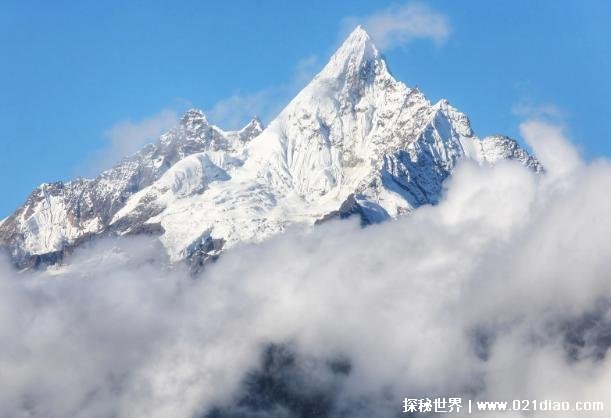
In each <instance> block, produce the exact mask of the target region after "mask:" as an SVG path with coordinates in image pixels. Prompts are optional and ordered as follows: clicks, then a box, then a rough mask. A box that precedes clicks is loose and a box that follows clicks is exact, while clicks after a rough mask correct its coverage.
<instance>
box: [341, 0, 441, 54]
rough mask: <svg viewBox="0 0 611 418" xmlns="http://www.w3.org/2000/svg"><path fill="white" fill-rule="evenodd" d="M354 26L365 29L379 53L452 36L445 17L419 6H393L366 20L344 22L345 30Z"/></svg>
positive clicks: (422, 4)
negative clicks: (410, 43)
mask: <svg viewBox="0 0 611 418" xmlns="http://www.w3.org/2000/svg"><path fill="white" fill-rule="evenodd" d="M357 24H362V25H363V26H364V27H365V29H366V30H367V32H368V33H369V35H370V36H371V37H372V39H373V40H374V42H375V43H376V45H377V46H378V48H380V49H382V50H388V49H392V48H395V47H398V46H403V45H406V44H408V43H409V42H412V41H413V40H416V39H430V40H433V41H435V42H438V43H441V42H444V41H445V40H446V39H447V38H448V36H449V35H450V32H451V27H450V23H449V20H448V18H447V17H446V16H445V15H443V14H441V13H439V12H437V11H435V10H433V9H431V8H430V7H429V6H428V5H426V4H425V3H420V2H411V3H405V4H400V5H393V6H390V7H388V8H386V9H383V10H379V11H377V12H374V13H372V14H370V15H368V16H362V17H348V18H346V19H344V27H345V28H348V30H350V29H352V28H354V26H356V25H357Z"/></svg>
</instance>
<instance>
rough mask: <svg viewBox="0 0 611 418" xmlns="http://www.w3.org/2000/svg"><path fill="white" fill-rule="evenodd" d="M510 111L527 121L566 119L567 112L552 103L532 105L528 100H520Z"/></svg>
mask: <svg viewBox="0 0 611 418" xmlns="http://www.w3.org/2000/svg"><path fill="white" fill-rule="evenodd" d="M511 110H512V112H513V113H514V114H515V115H518V116H522V117H524V118H529V119H545V120H549V121H559V120H563V119H566V117H567V112H566V111H565V110H564V109H562V108H561V107H559V106H557V105H555V104H553V103H534V102H532V101H530V100H522V101H521V102H519V103H517V104H515V105H514V106H513V107H512V109H511Z"/></svg>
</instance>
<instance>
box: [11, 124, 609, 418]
mask: <svg viewBox="0 0 611 418" xmlns="http://www.w3.org/2000/svg"><path fill="white" fill-rule="evenodd" d="M521 132H522V135H523V136H524V137H525V138H526V140H527V141H528V142H529V143H530V145H531V146H532V147H533V149H534V152H535V154H536V155H537V157H538V158H539V159H540V160H541V162H542V164H543V166H544V167H545V173H543V174H540V175H537V174H535V173H532V172H531V171H529V170H528V169H526V168H524V167H522V166H521V165H519V164H518V163H515V162H511V161H503V162H500V163H499V164H497V165H496V166H495V167H484V166H477V165H475V164H474V163H470V162H468V161H465V162H464V163H462V164H460V165H459V166H458V168H457V169H456V171H455V173H454V175H453V176H452V178H450V179H448V180H447V181H446V183H445V188H446V189H445V192H444V198H443V199H442V201H441V202H440V203H439V204H438V205H436V206H426V207H421V208H419V209H417V210H415V211H414V212H413V213H411V214H409V215H406V216H403V217H401V218H400V219H398V220H396V221H390V222H386V223H383V224H378V225H372V226H368V227H366V228H361V227H360V225H359V223H358V221H357V220H356V219H354V220H352V219H349V220H346V221H335V222H330V223H326V224H323V225H320V226H317V227H315V228H312V229H309V230H306V231H304V230H302V229H295V230H290V231H287V232H286V233H285V234H282V235H280V236H277V237H274V238H272V239H270V240H268V241H265V242H263V243H260V244H251V245H242V246H240V247H238V248H235V249H232V250H230V251H227V252H226V253H224V254H223V255H222V256H221V257H220V258H219V260H218V261H217V262H215V263H213V264H210V265H208V266H206V268H205V269H204V271H203V273H202V274H201V275H200V276H198V277H196V278H194V277H192V276H191V275H190V274H189V271H188V269H187V268H186V267H185V266H181V265H171V264H170V263H169V261H168V260H167V258H166V256H165V255H164V252H163V248H161V246H160V244H159V243H158V241H156V240H155V239H152V238H146V237H144V238H142V237H140V238H123V239H105V240H100V241H97V242H94V243H92V244H91V245H89V246H88V247H86V248H82V249H80V250H77V251H76V252H75V253H74V254H72V255H71V256H70V258H69V259H68V260H67V261H66V262H65V265H64V266H60V267H56V268H51V269H49V270H47V271H42V272H21V273H19V272H16V271H14V270H13V268H12V267H11V265H10V263H9V261H8V260H6V259H5V260H3V261H2V263H1V265H0V387H1V388H2V390H0V416H7V417H14V418H21V417H67V416H74V417H140V416H147V417H177V418H180V417H237V416H256V417H281V416H282V417H290V416H330V417H336V416H352V417H374V416H375V417H393V416H400V415H403V416H405V415H406V414H402V402H403V399H404V398H406V397H407V398H425V397H428V398H434V397H438V396H440V397H463V399H473V400H490V401H504V400H508V401H510V402H511V400H513V399H538V400H545V399H551V400H555V401H570V402H575V401H602V402H604V403H605V407H606V408H611V392H610V391H609V389H608V388H609V387H611V386H610V385H611V362H610V361H609V359H608V358H607V356H606V354H607V349H608V347H609V346H610V345H611V338H610V337H609V335H611V310H610V309H609V308H610V306H611V305H610V303H609V302H610V300H611V280H609V279H610V277H609V276H610V273H609V272H611V219H610V216H609V215H610V214H611V195H610V194H609V190H611V163H610V162H609V161H608V160H605V159H597V160H594V161H590V162H585V161H583V160H582V159H581V158H580V157H579V154H578V152H577V151H576V150H575V149H574V147H573V146H572V145H571V144H570V142H569V141H568V139H567V138H566V135H565V133H564V132H563V130H562V129H561V128H560V127H558V126H555V125H551V124H549V123H546V122H541V121H536V120H535V121H529V122H526V123H525V124H523V125H522V126H521ZM262 379H263V380H264V379H268V380H266V381H268V382H271V383H272V384H273V387H274V390H269V385H268V386H266V385H265V384H262V382H263V380H262ZM317 408H318V409H317ZM315 413H316V414H318V415H314V414H315ZM583 414H584V415H583V416H588V417H591V416H597V415H596V414H595V413H592V412H589V413H585V412H584V413H583ZM416 415H417V416H425V415H424V414H416ZM453 415H454V416H460V414H453ZM480 415H481V416H483V415H482V414H480ZM499 415H502V416H504V417H517V416H521V415H520V414H519V413H518V412H513V413H511V412H504V413H499ZM529 416H562V415H561V414H560V413H556V412H554V413H551V414H550V412H532V411H531V413H530V414H529ZM566 416H579V415H578V414H577V413H575V412H572V413H569V414H568V415H566ZM600 416H604V412H603V413H602V414H601V415H600Z"/></svg>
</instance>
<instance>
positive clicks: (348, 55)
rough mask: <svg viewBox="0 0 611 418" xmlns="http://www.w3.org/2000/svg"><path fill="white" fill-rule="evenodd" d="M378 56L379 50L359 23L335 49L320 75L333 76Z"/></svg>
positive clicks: (358, 66) (360, 65) (361, 65)
mask: <svg viewBox="0 0 611 418" xmlns="http://www.w3.org/2000/svg"><path fill="white" fill-rule="evenodd" d="M380 58H381V56H380V52H379V51H378V49H377V48H376V46H375V45H374V44H373V41H372V40H371V37H370V36H369V34H368V33H367V32H366V31H365V29H363V28H362V27H361V26H360V25H359V26H357V27H356V28H355V29H354V30H353V31H352V32H351V33H350V35H348V37H347V38H346V39H345V40H344V42H343V43H342V45H341V46H340V47H339V48H338V49H337V51H335V54H333V56H332V57H331V60H330V61H329V63H328V64H327V65H326V66H325V68H324V69H323V71H322V73H321V75H323V76H325V77H329V78H335V77H337V76H339V75H341V74H342V73H345V72H346V71H349V70H350V69H354V68H360V67H363V66H364V65H365V64H366V63H367V62H369V61H371V60H375V59H380Z"/></svg>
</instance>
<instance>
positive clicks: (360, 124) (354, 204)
mask: <svg viewBox="0 0 611 418" xmlns="http://www.w3.org/2000/svg"><path fill="white" fill-rule="evenodd" d="M464 159H468V160H472V161H474V162H476V163H477V164H482V165H483V164H495V163H496V162H497V161H499V160H516V161H518V162H520V163H522V164H524V165H526V166H528V167H530V168H531V169H532V170H534V171H537V172H539V171H542V166H541V164H540V163H539V162H538V161H537V159H536V158H535V157H533V156H531V155H529V154H528V152H527V151H525V150H524V149H523V148H521V147H520V146H519V145H518V143H517V142H516V141H515V140H513V139H511V138H508V137H506V136H501V135H495V136H488V137H484V138H480V137H478V136H476V135H475V133H474V132H473V130H472V129H471V126H470V122H469V119H468V118H467V116H466V115H465V114H463V113H461V112H460V111H458V110H457V109H456V108H454V107H452V106H451V105H450V104H449V103H448V101H447V100H441V101H439V102H437V103H431V102H430V101H429V100H427V98H426V97H425V96H424V95H423V94H422V92H420V91H419V90H418V89H417V88H410V87H408V86H406V85H405V84H403V83H402V82H400V81H397V80H395V78H394V77H393V76H392V75H391V73H390V72H389V70H388V68H387V64H386V61H385V60H384V57H383V56H382V54H381V53H380V52H379V51H378V49H377V48H376V47H375V45H374V43H373V42H372V40H371V38H370V37H369V35H368V34H367V32H366V31H365V30H364V29H362V28H361V27H357V28H356V29H355V30H354V31H353V32H352V33H351V34H350V35H349V36H348V38H347V39H346V40H345V41H344V42H343V44H342V45H341V46H340V47H339V49H338V50H337V51H336V52H335V54H334V55H333V56H332V57H331V59H330V61H329V62H328V63H327V64H326V65H325V67H324V68H323V69H322V71H321V72H320V73H318V74H317V75H316V76H315V77H314V78H313V79H312V81H311V82H310V83H309V84H308V85H307V86H306V87H305V88H304V89H303V90H302V91H301V92H299V93H298V94H297V96H296V97H295V98H294V99H293V100H292V101H291V102H290V103H289V104H288V105H287V106H286V107H285V108H284V109H283V110H282V111H281V112H280V114H279V115H278V116H277V117H276V118H275V119H273V120H272V121H271V122H270V123H269V125H268V126H267V127H265V128H264V127H263V126H262V124H261V122H260V121H259V120H258V119H256V118H254V119H253V120H252V121H250V122H249V123H248V124H247V125H246V126H244V127H243V128H242V129H240V130H239V131H226V130H223V129H221V128H219V127H218V126H215V125H213V124H211V123H210V122H209V121H208V120H207V118H206V116H205V115H204V113H203V112H202V111H200V110H197V109H191V110H189V111H187V112H186V113H185V114H184V116H182V118H181V119H180V121H179V122H178V124H177V126H175V127H174V128H172V129H171V130H169V131H168V132H167V133H165V134H163V135H162V136H161V137H160V138H159V139H158V140H157V141H156V142H155V143H153V144H150V145H147V146H145V147H144V148H143V149H141V150H140V151H139V152H137V153H136V154H134V155H132V156H129V157H127V158H125V159H123V160H122V161H120V162H119V163H118V164H117V165H115V166H114V167H113V168H111V169H109V170H106V171H104V172H102V173H101V174H100V175H98V176H97V177H96V178H94V179H83V178H78V179H76V180H73V181H69V182H65V183H64V182H55V183H45V184H42V185H40V186H39V187H38V188H36V189H35V190H34V191H33V192H32V193H31V194H30V196H29V197H28V198H27V200H26V201H25V203H24V204H23V205H22V206H20V207H19V208H18V209H17V210H16V211H15V212H14V213H13V214H12V215H10V216H9V217H7V218H5V219H4V220H2V221H0V247H1V248H3V249H4V250H5V251H7V252H8V253H9V254H10V256H11V258H12V260H13V261H14V262H15V264H16V265H17V266H18V267H20V268H29V267H37V266H41V265H47V264H54V263H57V262H59V261H61V260H62V258H63V257H64V255H65V254H66V253H67V252H69V251H72V250H73V249H74V248H77V247H78V246H79V245H81V244H82V243H84V242H86V241H88V240H91V239H93V238H96V237H100V236H108V235H112V236H115V235H119V236H121V235H134V234H152V235H155V236H157V237H158V239H159V240H160V242H161V243H162V244H163V246H164V248H165V249H166V251H167V253H168V256H169V258H170V260H172V261H179V260H188V261H189V262H190V263H191V264H192V265H193V266H194V268H199V267H200V266H202V265H203V264H204V263H206V261H208V260H210V259H214V258H216V257H217V256H218V255H219V254H220V253H221V252H222V251H224V250H226V249H229V248H231V247H234V246H236V245H238V244H240V243H245V242H260V241H262V240H264V239H266V238H268V237H271V236H273V235H275V234H279V233H281V232H283V231H284V230H286V229H287V228H288V227H293V226H295V227H299V226H303V227H310V226H313V225H316V224H319V223H321V222H324V221H327V220H329V219H333V218H344V217H348V216H351V215H354V216H358V217H359V218H360V220H361V222H362V223H363V224H371V223H377V222H381V221H384V220H387V219H391V218H396V217H398V216H400V215H402V214H404V213H408V212H410V211H412V210H414V209H416V208H418V207H419V206H422V205H426V204H435V203H437V202H438V201H439V200H440V198H441V194H442V190H443V189H442V185H443V182H444V180H445V179H446V178H448V176H450V175H451V173H452V171H453V170H454V168H455V167H456V165H457V163H458V162H459V161H461V160H464Z"/></svg>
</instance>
